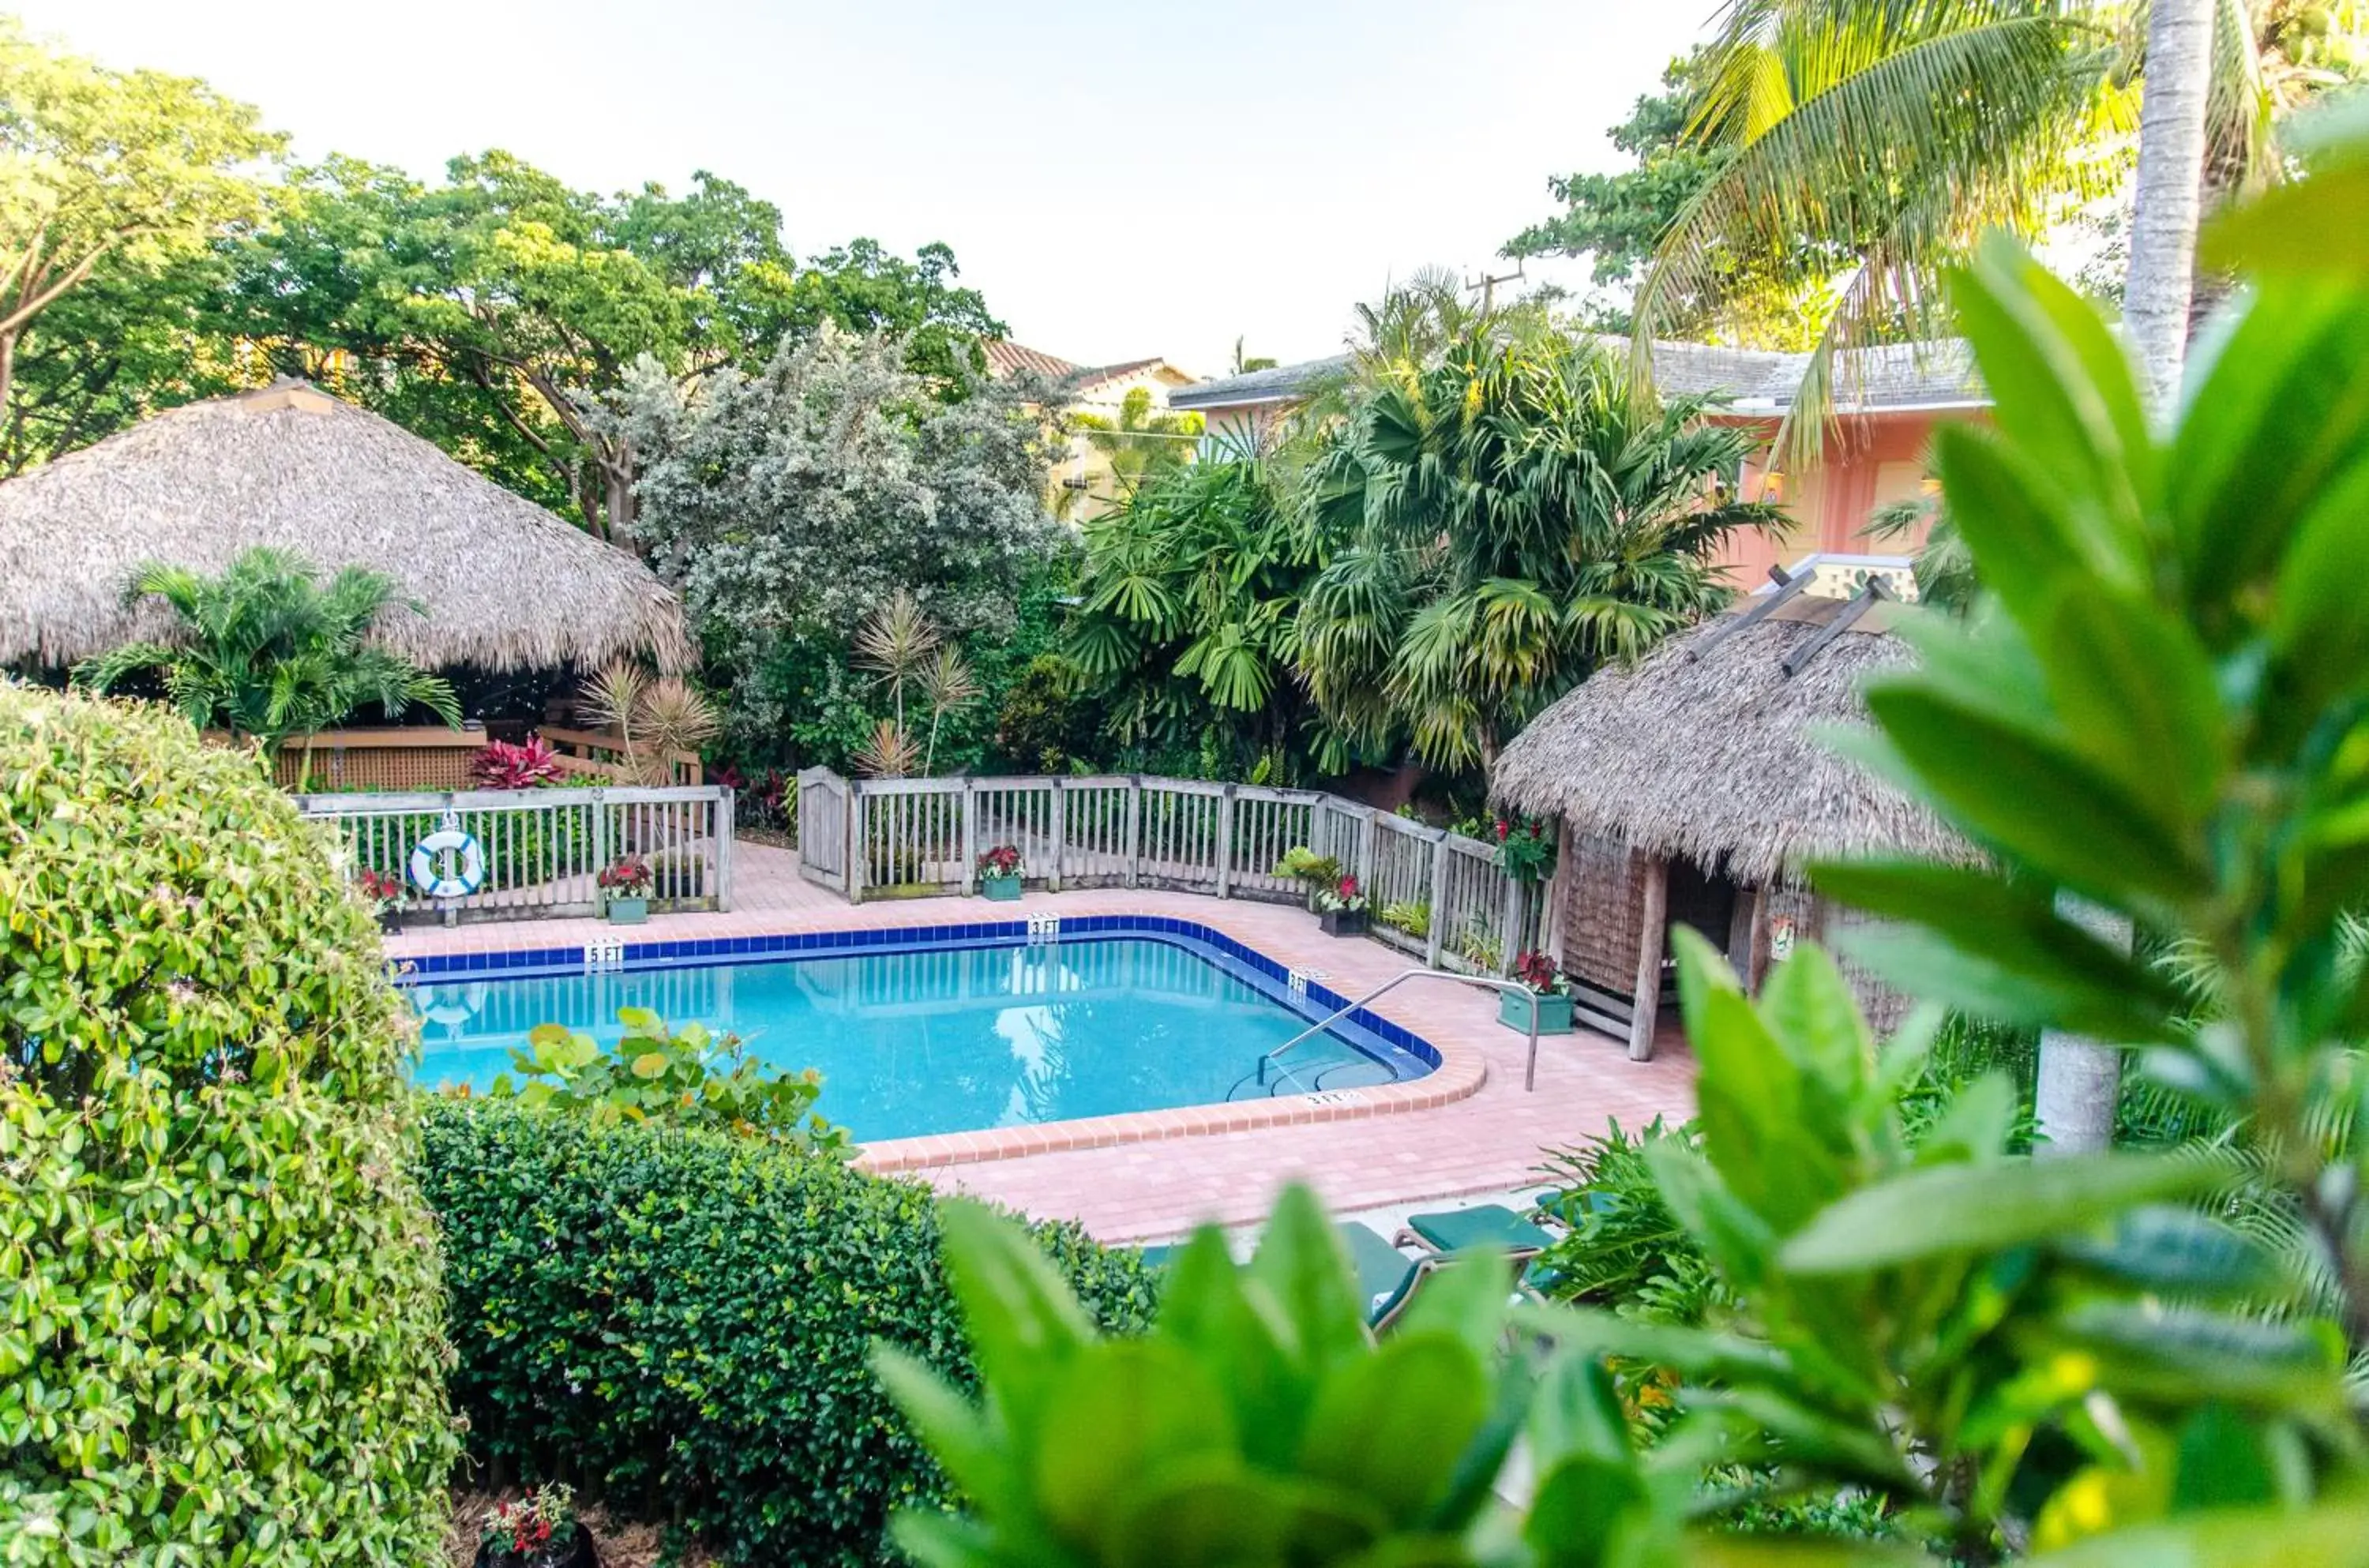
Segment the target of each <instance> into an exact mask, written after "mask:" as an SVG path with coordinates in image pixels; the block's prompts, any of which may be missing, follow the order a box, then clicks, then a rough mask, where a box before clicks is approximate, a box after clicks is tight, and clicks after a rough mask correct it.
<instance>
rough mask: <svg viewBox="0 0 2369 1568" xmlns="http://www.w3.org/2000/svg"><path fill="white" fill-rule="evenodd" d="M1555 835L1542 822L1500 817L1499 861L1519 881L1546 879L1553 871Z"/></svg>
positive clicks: (1502, 868)
mask: <svg viewBox="0 0 2369 1568" xmlns="http://www.w3.org/2000/svg"><path fill="white" fill-rule="evenodd" d="M1554 858H1555V841H1554V836H1553V835H1552V834H1551V833H1549V832H1548V831H1547V825H1546V824H1545V823H1543V822H1539V821H1536V820H1532V821H1524V822H1517V821H1512V820H1508V819H1507V818H1503V817H1500V818H1497V865H1498V868H1499V869H1500V870H1502V871H1504V872H1505V875H1506V876H1510V877H1512V878H1513V879H1514V880H1515V881H1516V882H1543V881H1545V880H1546V879H1547V878H1548V877H1549V876H1551V875H1553V872H1554Z"/></svg>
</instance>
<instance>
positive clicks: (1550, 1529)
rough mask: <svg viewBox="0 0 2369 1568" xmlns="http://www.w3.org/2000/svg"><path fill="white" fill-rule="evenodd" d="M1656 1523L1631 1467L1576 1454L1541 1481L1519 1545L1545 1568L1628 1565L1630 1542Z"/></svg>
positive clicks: (1647, 1496) (1547, 1471) (1549, 1470)
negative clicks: (1523, 1542)
mask: <svg viewBox="0 0 2369 1568" xmlns="http://www.w3.org/2000/svg"><path fill="white" fill-rule="evenodd" d="M1654 1523H1655V1521H1654V1516H1653V1500H1652V1497H1651V1495H1650V1494H1648V1492H1647V1491H1646V1488H1645V1482H1644V1481H1643V1479H1642V1477H1641V1476H1639V1475H1638V1473H1637V1471H1636V1468H1635V1467H1634V1466H1633V1465H1631V1464H1622V1463H1617V1462H1612V1461H1608V1460H1605V1459H1597V1458H1596V1457H1594V1456H1593V1455H1589V1454H1585V1453H1574V1454H1568V1455H1566V1456H1564V1457H1563V1458H1562V1459H1561V1460H1560V1461H1558V1462H1556V1463H1555V1464H1553V1465H1552V1466H1551V1467H1547V1468H1545V1469H1544V1471H1543V1473H1542V1474H1541V1475H1540V1476H1539V1482H1538V1486H1537V1488H1536V1490H1535V1491H1533V1492H1532V1494H1531V1495H1530V1512H1529V1516H1528V1518H1526V1519H1525V1520H1523V1521H1522V1539H1524V1540H1526V1541H1528V1542H1529V1544H1530V1550H1531V1551H1532V1552H1534V1553H1535V1554H1536V1561H1537V1562H1539V1563H1541V1564H1545V1565H1547V1568H1597V1565H1598V1564H1603V1563H1613V1562H1627V1561H1629V1560H1630V1559H1631V1547H1630V1543H1631V1538H1632V1537H1634V1536H1636V1535H1640V1534H1643V1533H1646V1532H1650V1531H1651V1530H1652V1529H1653V1528H1654Z"/></svg>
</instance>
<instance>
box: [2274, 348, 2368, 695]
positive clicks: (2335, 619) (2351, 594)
mask: <svg viewBox="0 0 2369 1568" xmlns="http://www.w3.org/2000/svg"><path fill="white" fill-rule="evenodd" d="M2364 402H2369V389H2364ZM2359 451H2360V453H2361V458H2362V460H2361V461H2358V462H2356V463H2355V464H2353V465H2352V468H2351V469H2350V470H2349V471H2348V472H2347V473H2345V474H2344V475H2342V477H2341V479H2340V480H2339V481H2338V482H2336V483H2333V484H2331V485H2330V486H2329V487H2328V488H2327V489H2325V490H2323V491H2321V492H2320V493H2319V495H2318V497H2317V498H2315V499H2314V501H2313V502H2312V504H2311V505H2310V507H2309V509H2307V510H2306V511H2305V512H2304V514H2303V516H2302V518H2301V520H2300V521H2298V522H2297V524H2296V527H2295V537H2294V540H2293V542H2292V544H2290V545H2289V547H2288V550H2287V554H2286V558H2285V560H2283V562H2281V563H2280V566H2279V576H2278V592H2277V597H2276V598H2275V599H2274V600H2273V601H2272V603H2273V605H2274V609H2273V611H2272V618H2271V638H2272V645H2273V646H2274V647H2276V648H2277V649H2278V652H2279V656H2280V659H2281V663H2282V665H2283V670H2284V679H2283V681H2282V685H2283V691H2282V693H2281V694H2282V696H2283V697H2284V698H2285V699H2286V700H2288V701H2290V702H2294V703H2296V704H2300V705H2301V706H2302V707H2303V709H2304V714H2303V715H2298V716H2299V717H2301V716H2306V715H2309V714H2311V713H2313V712H2315V711H2316V710H2317V709H2318V705H2319V704H2322V703H2325V702H2327V701H2329V700H2330V699H2332V698H2335V697H2339V696H2342V695H2347V694H2350V693H2351V692H2357V691H2358V690H2359V689H2360V688H2361V686H2362V685H2363V676H2364V673H2369V595H2364V594H2362V593H2360V592H2358V591H2355V589H2357V588H2358V586H2359V585H2358V584H2357V583H2356V582H2355V581H2354V580H2353V578H2352V574H2353V573H2354V572H2355V571H2357V570H2358V568H2359V567H2360V563H2361V562H2362V561H2363V560H2364V559H2369V434H2364V437H2363V443H2362V446H2361V448H2360V449H2359Z"/></svg>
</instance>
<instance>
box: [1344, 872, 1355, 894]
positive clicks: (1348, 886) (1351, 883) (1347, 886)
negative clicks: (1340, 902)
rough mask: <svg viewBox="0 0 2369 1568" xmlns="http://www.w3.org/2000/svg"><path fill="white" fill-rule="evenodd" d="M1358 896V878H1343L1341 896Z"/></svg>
mask: <svg viewBox="0 0 2369 1568" xmlns="http://www.w3.org/2000/svg"><path fill="white" fill-rule="evenodd" d="M1356 896H1357V879H1356V877H1354V876H1344V877H1343V878H1341V897H1343V898H1356Z"/></svg>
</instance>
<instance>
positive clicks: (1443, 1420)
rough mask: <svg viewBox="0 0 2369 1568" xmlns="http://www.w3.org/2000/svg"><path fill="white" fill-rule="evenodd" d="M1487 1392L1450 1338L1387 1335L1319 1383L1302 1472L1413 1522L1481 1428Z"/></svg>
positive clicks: (1481, 1373)
mask: <svg viewBox="0 0 2369 1568" xmlns="http://www.w3.org/2000/svg"><path fill="white" fill-rule="evenodd" d="M1488 1390H1489V1379H1488V1373H1487V1369H1486V1363H1485V1362H1483V1361H1482V1358H1481V1357H1479V1356H1475V1355H1473V1354H1472V1352H1471V1351H1470V1350H1468V1349H1466V1348H1465V1347H1464V1346H1463V1345H1460V1344H1459V1343H1457V1342H1456V1341H1454V1340H1450V1339H1448V1338H1445V1337H1443V1336H1441V1335H1438V1334H1425V1335H1423V1336H1422V1337H1420V1338H1416V1339H1397V1338H1392V1339H1390V1340H1389V1341H1387V1342H1386V1343H1385V1344H1384V1345H1382V1347H1381V1348H1380V1349H1379V1351H1376V1352H1375V1353H1374V1354H1372V1355H1370V1356H1361V1357H1358V1358H1357V1359H1356V1360H1352V1361H1349V1362H1347V1363H1345V1364H1344V1365H1341V1366H1338V1367H1336V1368H1334V1369H1333V1373H1332V1375H1331V1376H1330V1377H1328V1378H1327V1379H1325V1382H1324V1387H1323V1389H1322V1391H1320V1392H1319V1393H1318V1395H1317V1399H1316V1407H1315V1410H1314V1412H1313V1413H1311V1414H1310V1418H1309V1423H1308V1433H1307V1436H1306V1437H1305V1438H1304V1439H1303V1440H1302V1442H1301V1444H1300V1454H1299V1468H1300V1469H1301V1471H1304V1472H1305V1473H1307V1474H1308V1475H1309V1476H1310V1477H1312V1478H1314V1479H1316V1480H1319V1481H1325V1482H1332V1483H1333V1484H1334V1485H1337V1486H1343V1487H1346V1488H1348V1489H1350V1490H1351V1491H1354V1492H1356V1493H1358V1494H1361V1495H1363V1496H1366V1497H1368V1498H1370V1499H1371V1500H1373V1501H1374V1502H1375V1503H1376V1504H1378V1505H1380V1507H1381V1508H1382V1509H1383V1510H1384V1512H1385V1513H1387V1514H1388V1516H1390V1520H1391V1521H1392V1523H1394V1524H1396V1525H1400V1526H1405V1525H1410V1524H1413V1523H1414V1522H1415V1521H1416V1520H1418V1519H1421V1518H1422V1517H1423V1516H1425V1514H1427V1513H1428V1512H1429V1511H1430V1509H1431V1507H1432V1506H1433V1505H1434V1504H1435V1503H1436V1501H1437V1500H1438V1499H1439V1498H1440V1497H1441V1496H1442V1495H1443V1494H1445V1493H1446V1491H1447V1489H1448V1481H1449V1477H1450V1475H1451V1474H1452V1473H1453V1471H1454V1470H1455V1467H1456V1460H1457V1458H1458V1456H1459V1455H1460V1454H1462V1453H1463V1451H1464V1449H1465V1448H1466V1446H1467V1445H1468V1444H1470V1443H1471V1441H1472V1440H1473V1438H1474V1437H1475V1436H1477V1435H1478V1434H1479V1433H1480V1431H1481V1428H1482V1422H1483V1421H1484V1420H1485V1419H1486V1418H1487V1415H1488V1412H1489V1398H1488Z"/></svg>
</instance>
